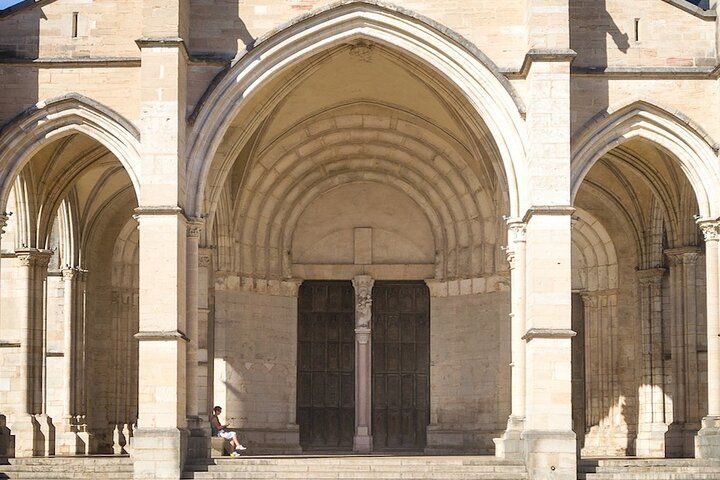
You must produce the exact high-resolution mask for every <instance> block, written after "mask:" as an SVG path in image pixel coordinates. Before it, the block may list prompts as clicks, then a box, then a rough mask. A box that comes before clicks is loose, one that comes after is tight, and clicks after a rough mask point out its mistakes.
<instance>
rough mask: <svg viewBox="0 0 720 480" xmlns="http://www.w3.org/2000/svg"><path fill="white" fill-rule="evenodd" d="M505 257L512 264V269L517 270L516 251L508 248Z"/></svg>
mask: <svg viewBox="0 0 720 480" xmlns="http://www.w3.org/2000/svg"><path fill="white" fill-rule="evenodd" d="M505 257H506V258H507V261H508V263H509V264H510V269H513V268H515V251H514V250H512V249H510V248H506V249H505Z"/></svg>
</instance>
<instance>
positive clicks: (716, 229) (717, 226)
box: [698, 220, 720, 242]
mask: <svg viewBox="0 0 720 480" xmlns="http://www.w3.org/2000/svg"><path fill="white" fill-rule="evenodd" d="M698 226H699V227H700V230H701V231H702V233H703V237H705V241H706V242H717V241H718V240H720V221H717V220H699V221H698Z"/></svg>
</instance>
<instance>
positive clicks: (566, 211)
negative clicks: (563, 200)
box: [522, 205, 575, 223]
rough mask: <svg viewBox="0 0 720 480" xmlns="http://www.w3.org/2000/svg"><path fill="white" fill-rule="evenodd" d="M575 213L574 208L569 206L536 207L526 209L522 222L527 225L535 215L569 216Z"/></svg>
mask: <svg viewBox="0 0 720 480" xmlns="http://www.w3.org/2000/svg"><path fill="white" fill-rule="evenodd" d="M573 213H575V207H572V206H569V205H538V206H536V207H530V208H528V210H527V212H526V213H525V216H524V217H523V219H522V221H523V222H524V223H528V222H529V221H530V219H531V218H532V217H534V216H535V215H544V216H547V215H554V216H566V215H567V216H569V215H572V214H573Z"/></svg>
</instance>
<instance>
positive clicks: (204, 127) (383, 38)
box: [187, 2, 526, 216]
mask: <svg viewBox="0 0 720 480" xmlns="http://www.w3.org/2000/svg"><path fill="white" fill-rule="evenodd" d="M359 40H369V41H372V42H376V43H377V44H379V45H382V46H385V47H388V48H390V49H395V50H399V51H402V52H404V53H405V54H406V55H408V56H411V57H414V58H416V59H417V60H419V61H420V62H421V63H422V64H423V65H426V66H427V67H428V68H431V69H432V70H433V71H434V72H435V73H436V74H437V75H438V76H441V77H443V78H444V79H445V80H446V81H447V82H448V83H449V84H450V85H454V86H455V87H456V88H457V89H458V90H459V91H460V92H461V93H462V94H463V95H464V97H465V99H466V100H467V101H468V102H469V103H470V105H472V107H473V108H474V109H475V110H476V111H477V113H478V115H479V117H480V119H482V120H483V121H484V122H485V126H484V128H477V130H478V131H482V130H483V129H485V130H490V133H491V135H492V137H493V139H494V140H495V142H496V144H497V149H498V151H499V153H500V156H501V159H502V163H503V167H504V170H505V172H506V175H507V179H508V184H509V185H508V191H509V194H510V214H511V215H514V216H517V215H518V212H519V211H520V204H521V203H522V199H521V196H522V195H521V192H520V191H519V185H524V181H523V180H522V178H524V175H523V171H524V162H525V143H526V141H525V136H526V135H525V127H524V123H523V121H522V114H521V109H520V108H518V105H517V104H516V103H515V101H514V98H513V95H512V93H511V89H510V87H509V84H508V83H507V82H506V81H505V82H503V81H501V80H500V76H499V73H498V72H497V68H496V67H494V66H493V65H491V64H490V63H488V62H483V61H481V60H480V59H479V57H478V55H476V54H475V53H473V52H471V51H470V50H468V48H467V45H465V44H464V43H462V42H458V39H457V38H453V37H452V36H448V34H447V32H446V31H440V30H438V29H437V28H435V26H433V25H430V24H428V23H427V22H426V21H425V20H424V19H422V18H420V17H417V16H410V15H408V14H406V13H404V12H401V11H400V10H398V9H389V8H386V7H385V6H382V5H380V4H373V3H368V2H351V3H344V4H340V5H339V6H337V7H334V8H331V9H329V10H323V11H320V12H318V13H315V14H312V15H311V16H308V17H307V18H303V19H302V20H301V21H299V22H297V23H293V24H292V25H290V26H288V27H287V28H285V29H283V30H281V31H279V32H277V33H276V34H275V35H273V36H271V37H269V38H268V39H267V40H265V41H263V42H261V43H260V44H259V45H258V46H257V47H256V48H254V49H253V50H252V51H251V52H249V53H248V54H247V55H245V56H244V57H243V58H242V59H240V61H238V62H237V64H235V65H234V66H233V67H232V68H231V69H230V71H228V72H227V73H226V74H225V76H224V77H223V78H222V79H220V80H219V81H218V83H217V84H216V86H215V87H214V89H213V91H212V92H211V93H210V94H208V96H207V98H206V101H205V102H204V104H203V105H202V107H201V109H200V110H199V111H198V113H197V116H196V119H195V122H194V128H193V130H192V132H191V135H190V141H189V145H190V146H191V147H190V154H189V156H188V158H189V159H190V164H189V168H188V176H187V182H188V183H187V191H188V192H189V193H188V195H189V198H188V200H189V201H188V204H189V205H191V206H192V208H194V209H195V210H197V211H202V209H203V208H202V206H203V202H204V198H203V196H204V190H205V185H206V182H207V178H208V172H209V170H210V169H211V168H212V164H213V163H215V162H216V160H215V156H216V154H217V153H218V150H219V147H220V145H221V143H222V141H223V138H224V136H225V134H226V132H227V131H228V129H229V128H230V127H231V124H232V122H233V121H234V120H235V119H236V118H238V117H240V118H242V116H246V117H248V118H254V117H256V115H255V113H254V112H244V109H245V108H246V106H247V105H248V104H249V103H250V102H249V99H251V98H252V97H254V96H255V95H257V94H258V91H259V90H261V87H262V86H263V85H264V84H265V83H266V82H267V81H268V80H269V79H270V78H277V77H278V76H279V75H282V74H283V73H284V72H286V71H288V69H291V68H293V67H294V66H296V65H298V64H299V63H300V62H303V61H305V60H307V59H309V58H311V57H312V56H314V55H316V54H318V53H321V52H326V51H328V50H330V49H332V48H333V47H336V46H339V45H344V44H348V43H355V42H357V41H359ZM251 121H252V120H251ZM255 121H258V120H257V119H255ZM249 127H250V125H248V126H245V127H243V128H242V134H241V135H240V136H241V140H242V141H241V142H240V143H243V144H244V143H245V142H246V141H247V139H249V137H250V135H252V132H253V131H254V130H255V129H254V128H249ZM217 161H220V160H217ZM191 214H192V212H191Z"/></svg>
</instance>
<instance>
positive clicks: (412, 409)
mask: <svg viewBox="0 0 720 480" xmlns="http://www.w3.org/2000/svg"><path fill="white" fill-rule="evenodd" d="M372 376H373V382H372V385H373V399H372V400H373V405H372V409H373V414H372V419H373V446H374V449H375V450H378V451H382V450H422V449H423V448H425V445H426V429H427V425H428V423H429V421H430V384H429V378H430V296H429V293H428V290H427V287H426V285H425V284H424V283H420V282H418V283H414V282H397V283H395V282H377V283H375V287H374V288H373V325H372Z"/></svg>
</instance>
